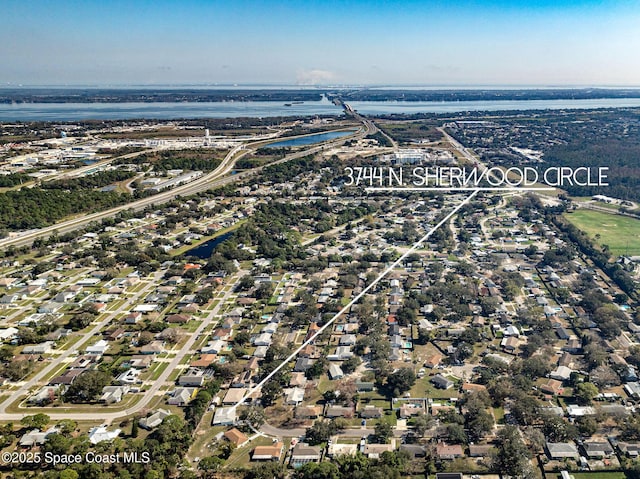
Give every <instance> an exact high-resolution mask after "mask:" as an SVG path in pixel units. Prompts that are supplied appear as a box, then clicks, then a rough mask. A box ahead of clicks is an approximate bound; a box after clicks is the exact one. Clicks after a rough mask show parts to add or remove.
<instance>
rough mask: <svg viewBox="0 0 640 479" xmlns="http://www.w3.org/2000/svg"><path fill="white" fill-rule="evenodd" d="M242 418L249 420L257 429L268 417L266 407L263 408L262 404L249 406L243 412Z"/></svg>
mask: <svg viewBox="0 0 640 479" xmlns="http://www.w3.org/2000/svg"><path fill="white" fill-rule="evenodd" d="M240 419H242V420H244V421H247V422H248V423H249V424H251V425H252V426H253V427H254V428H255V429H260V427H261V426H262V425H263V424H264V423H265V421H266V419H267V418H266V414H265V413H264V408H261V407H260V406H249V407H248V408H247V409H245V410H244V411H243V412H242V415H241V416H240Z"/></svg>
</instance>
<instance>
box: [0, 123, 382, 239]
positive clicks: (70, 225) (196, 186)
mask: <svg viewBox="0 0 640 479" xmlns="http://www.w3.org/2000/svg"><path fill="white" fill-rule="evenodd" d="M359 118H360V119H361V121H362V122H363V124H364V128H361V129H359V130H358V131H357V132H355V133H354V134H353V135H347V136H343V137H340V138H335V139H333V140H329V141H326V142H323V143H321V144H319V145H317V146H314V147H312V148H308V149H304V150H301V151H298V152H295V153H292V154H290V155H287V156H286V157H284V158H283V159H281V160H278V161H276V162H274V163H271V164H278V163H283V162H286V161H290V160H293V159H296V158H301V157H303V156H306V155H309V154H314V153H317V152H319V151H322V150H323V149H324V148H326V147H329V146H336V145H339V144H342V143H344V142H346V141H348V140H352V139H353V138H363V137H364V136H366V135H368V134H369V133H370V132H371V131H375V130H374V129H375V125H373V123H371V122H370V121H369V120H366V119H363V118H362V117H359ZM291 138H295V137H291ZM287 139H289V138H287ZM274 141H275V140H274ZM278 141H279V140H278ZM264 144H265V141H264V140H261V141H255V142H251V143H247V144H243V145H238V146H236V147H235V148H233V149H232V150H231V151H230V152H229V153H227V155H226V156H225V158H224V159H223V160H222V162H221V163H220V165H219V166H218V167H217V168H216V169H215V170H214V171H212V172H210V173H208V174H206V175H203V176H201V177H200V178H198V179H196V180H194V181H192V182H190V183H186V184H184V185H180V186H177V187H175V188H173V189H171V190H167V191H162V192H160V193H158V194H157V195H153V196H150V197H147V198H142V199H140V200H136V201H132V202H131V203H127V204H125V205H121V206H117V207H115V208H111V209H108V210H105V211H100V212H97V213H91V214H87V215H82V216H79V217H77V218H72V219H69V220H65V221H61V222H59V223H56V224H54V225H51V226H46V227H44V228H40V229H38V230H33V231H28V232H25V233H22V234H19V235H16V236H13V237H9V238H4V239H2V240H0V249H4V248H8V247H9V246H14V247H20V246H27V245H30V244H31V243H33V241H34V240H36V239H38V238H46V237H48V236H51V235H52V234H54V233H55V234H64V233H68V232H71V231H74V230H76V229H79V228H82V227H83V226H86V225H87V224H89V223H91V222H98V221H101V220H103V219H104V218H109V217H113V216H115V215H117V214H118V213H120V212H122V211H126V210H132V211H139V210H142V209H144V208H146V207H148V206H152V205H160V204H162V203H166V202H168V201H170V200H172V199H174V198H176V197H178V196H189V195H193V194H196V193H200V192H201V191H206V190H208V189H211V188H215V187H218V186H222V185H225V184H228V183H231V182H234V181H237V180H239V179H242V178H244V177H246V176H249V175H252V174H255V173H257V172H259V171H262V169H263V168H264V167H259V168H254V169H251V170H247V171H244V172H242V173H239V174H236V175H229V173H230V172H231V171H232V170H233V167H234V166H235V162H236V161H237V160H238V159H240V158H242V157H243V156H244V155H246V154H247V153H249V152H250V151H251V148H252V147H253V146H263V145H264Z"/></svg>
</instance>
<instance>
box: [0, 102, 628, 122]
mask: <svg viewBox="0 0 640 479" xmlns="http://www.w3.org/2000/svg"><path fill="white" fill-rule="evenodd" d="M349 104H350V105H351V106H352V108H354V109H355V110H357V111H358V112H360V113H363V114H366V115H381V114H391V113H398V114H401V113H405V114H413V113H456V112H464V111H509V110H511V111H513V110H561V109H590V108H621V107H640V98H601V99H588V100H583V99H581V100H571V99H567V100H482V101H449V102H428V101H415V102H408V101H407V102H403V101H355V102H349ZM341 114H342V109H341V108H340V107H338V106H336V105H334V104H333V103H331V102H330V101H329V100H327V99H326V98H323V99H322V100H321V101H307V102H304V103H293V104H291V106H286V105H285V104H284V103H281V102H269V101H248V102H209V103H205V102H202V103H200V102H175V103H172V102H166V103H164V102H157V103H145V102H133V103H16V104H0V121H82V120H91V119H94V120H130V119H135V118H148V119H177V118H238V117H254V118H255V117H274V116H314V115H336V116H337V115H341Z"/></svg>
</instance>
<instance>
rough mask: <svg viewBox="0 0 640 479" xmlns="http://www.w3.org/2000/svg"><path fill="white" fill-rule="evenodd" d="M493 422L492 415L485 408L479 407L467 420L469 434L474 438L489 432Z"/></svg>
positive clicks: (479, 437)
mask: <svg viewBox="0 0 640 479" xmlns="http://www.w3.org/2000/svg"><path fill="white" fill-rule="evenodd" d="M494 424H495V421H494V419H493V416H492V415H491V414H489V412H487V411H486V410H485V409H480V410H479V411H478V412H477V413H476V414H474V415H473V417H469V419H468V421H467V425H468V428H469V434H470V435H471V437H472V438H473V439H476V440H477V439H481V438H482V437H484V436H485V435H486V434H488V433H490V432H491V430H492V429H493V425H494Z"/></svg>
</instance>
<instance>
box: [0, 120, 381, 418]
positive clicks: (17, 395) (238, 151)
mask: <svg viewBox="0 0 640 479" xmlns="http://www.w3.org/2000/svg"><path fill="white" fill-rule="evenodd" d="M369 131H370V128H369V125H367V124H366V123H365V127H364V128H363V129H361V130H359V131H358V132H356V133H354V135H349V136H344V137H341V138H338V139H334V140H330V141H328V142H324V143H322V144H320V145H318V146H315V147H312V148H309V149H305V150H301V151H298V152H296V153H292V154H291V155H287V156H285V157H284V158H282V159H281V160H278V161H276V162H274V163H271V164H272V165H273V164H278V163H283V162H286V161H290V160H292V159H295V158H300V157H303V156H306V155H309V154H313V153H316V152H319V151H321V150H323V149H324V148H326V147H327V146H333V145H336V144H341V143H342V142H345V141H347V140H349V139H352V138H353V137H358V136H359V137H362V136H365V135H367V134H368V132H369ZM245 148H246V147H245V146H244V145H240V146H238V147H236V148H234V149H233V150H231V151H230V152H229V153H228V154H227V156H226V157H225V159H224V160H223V162H222V163H221V164H220V166H219V167H218V168H217V169H216V170H215V171H213V172H212V173H210V174H208V175H205V176H203V177H201V178H199V179H198V180H196V181H194V182H192V183H189V184H187V185H183V187H178V188H175V189H173V190H170V191H169V192H167V194H163V193H159V194H158V195H155V196H153V197H150V198H145V199H143V200H140V201H139V202H134V203H135V204H136V207H137V208H140V207H142V208H143V207H145V206H147V205H148V204H154V203H157V202H158V201H159V200H160V198H159V197H160V196H162V197H163V198H165V197H166V198H167V199H169V198H171V197H175V196H178V195H185V194H186V195H189V194H193V193H196V192H198V191H203V190H206V189H209V188H211V187H213V186H220V185H223V184H226V183H230V182H232V181H236V180H237V179H239V178H243V177H245V176H248V175H252V174H255V173H256V172H258V171H261V170H262V167H260V168H255V169H253V170H248V171H246V172H243V173H240V174H237V175H232V176H225V175H227V174H228V173H229V172H230V171H231V170H232V168H233V166H234V164H235V161H236V160H237V159H238V158H240V157H242V156H243V155H245V154H246V153H247V152H248V151H250V150H247V149H245ZM176 190H179V192H177V191H176ZM149 200H151V201H149ZM134 203H130V204H128V205H124V206H123V207H119V208H114V209H112V210H108V211H106V212H101V213H96V214H94V215H88V217H83V218H81V219H78V220H70V221H66V222H63V223H59V224H57V225H54V226H52V227H48V228H43V229H42V230H39V231H38V232H34V233H31V234H30V235H29V239H26V238H25V237H22V238H19V239H21V240H23V241H26V243H23V244H28V243H29V242H31V241H33V239H35V238H38V237H40V236H45V235H46V234H50V233H51V232H52V231H58V232H64V231H71V230H73V229H76V228H78V227H80V226H81V225H83V224H86V223H88V222H90V221H96V220H98V219H101V218H104V217H107V216H111V215H114V214H116V213H117V212H119V211H122V210H125V209H129V208H132V207H133V205H134ZM45 231H46V232H45ZM6 243H7V241H3V242H0V247H3V246H5V245H6ZM8 243H9V244H15V242H11V241H10V242H8ZM153 284H154V282H153V281H152V282H150V283H149V284H148V285H147V286H146V288H145V290H146V289H148V288H150V287H151V286H152V285H153ZM222 304H224V300H223V301H220V302H219V303H218V306H216V308H214V310H213V311H212V312H211V313H210V314H209V315H207V318H206V319H205V320H204V321H203V322H202V323H201V324H200V326H199V327H198V328H197V329H196V331H194V333H192V334H191V336H190V337H189V340H188V341H187V342H186V343H185V345H184V346H183V347H182V348H181V350H180V351H179V352H178V354H176V356H175V357H174V358H173V360H172V361H171V363H170V364H169V366H168V367H167V368H166V369H165V370H164V371H163V372H162V374H161V375H160V377H159V378H158V379H157V380H156V381H155V382H154V383H153V385H152V386H151V388H150V389H149V390H147V391H146V392H145V393H144V397H143V398H142V399H141V400H140V401H138V402H137V403H136V404H134V405H133V406H131V407H129V408H127V409H125V410H122V411H112V412H109V410H108V409H107V408H104V407H100V408H96V410H95V412H93V411H92V412H88V413H78V412H75V413H74V412H54V411H55V409H52V410H51V412H49V411H47V414H48V415H49V416H50V417H51V419H54V420H59V419H68V418H72V419H76V420H99V421H105V422H107V423H109V422H111V421H113V420H118V419H121V418H123V417H125V416H129V415H132V414H135V413H137V412H139V411H141V410H142V409H144V408H145V407H146V405H147V404H148V403H149V402H150V401H151V399H152V398H153V397H154V396H155V395H156V394H158V393H159V391H160V388H161V387H162V386H164V385H165V381H166V380H167V378H168V377H169V375H170V374H171V373H172V372H173V371H174V370H175V369H176V367H177V366H178V365H179V364H180V361H181V360H182V359H183V358H184V356H185V355H186V354H189V353H190V352H191V348H192V346H193V344H194V343H195V341H196V339H197V338H198V336H199V334H200V333H202V331H203V330H204V329H205V328H206V327H207V326H208V325H209V324H210V323H211V321H212V320H213V318H214V316H215V315H216V314H217V312H218V310H219V307H220V306H221V305H222ZM126 306H129V305H128V304H125V305H123V306H122V307H121V309H122V308H125V307H126ZM115 314H117V313H113V314H109V315H108V317H107V318H106V319H104V320H103V321H101V322H100V323H99V324H97V325H96V326H94V327H93V328H92V329H91V330H90V331H89V332H88V333H85V334H84V335H83V338H84V339H83V340H81V341H79V342H78V345H77V346H78V347H79V346H81V345H82V344H84V343H85V342H86V341H88V339H90V338H91V337H93V336H95V335H96V334H97V333H99V332H100V331H101V330H102V329H103V328H104V327H105V326H106V325H107V324H108V323H109V322H111V321H112V320H113V318H114V315H115ZM75 349H78V348H70V349H69V350H67V351H65V352H63V353H62V355H60V356H58V357H57V358H55V359H54V360H53V361H52V362H51V363H50V364H49V365H47V366H45V367H44V368H43V369H41V370H40V371H39V372H38V373H36V374H35V375H34V376H33V377H32V378H31V379H30V380H28V381H27V382H25V383H24V384H22V385H21V386H20V388H19V389H18V390H17V391H9V393H10V396H9V397H7V398H6V399H5V400H4V401H2V403H0V420H3V421H16V420H20V419H22V418H23V417H24V416H25V415H26V414H29V412H28V410H25V413H7V412H5V411H6V409H7V407H9V406H10V405H11V404H14V403H15V402H16V401H18V400H22V399H23V398H24V396H25V395H26V394H27V393H28V392H29V390H30V389H31V388H33V387H34V386H36V385H38V384H39V381H41V380H42V379H43V378H45V377H47V375H48V374H50V373H51V372H52V371H53V369H55V368H57V367H59V366H60V363H61V361H62V360H64V359H66V358H68V357H69V356H71V355H72V353H73V351H74V350H75ZM38 412H41V409H40V408H38Z"/></svg>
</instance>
